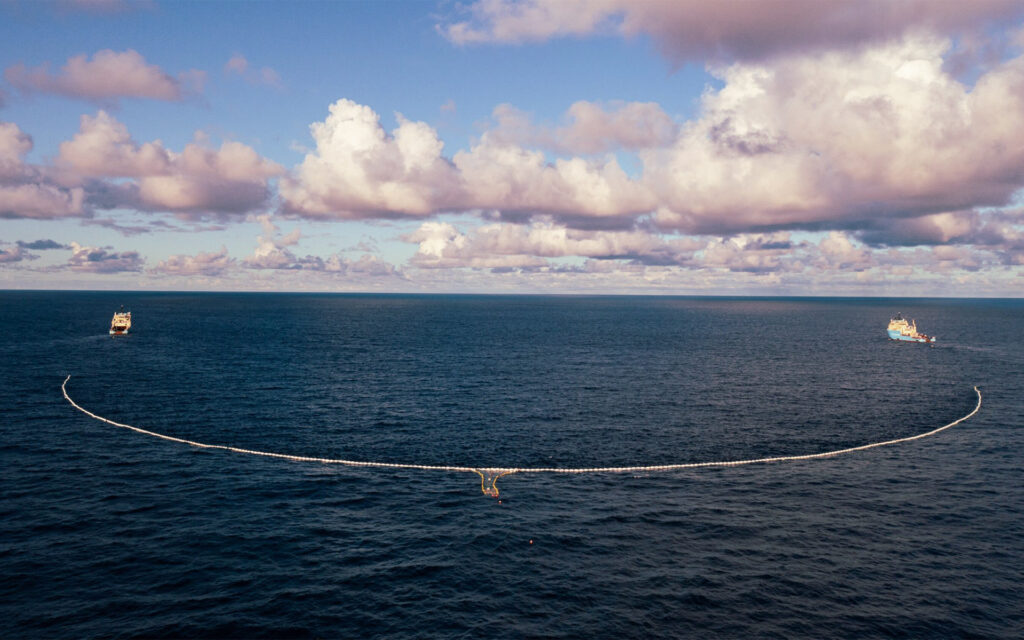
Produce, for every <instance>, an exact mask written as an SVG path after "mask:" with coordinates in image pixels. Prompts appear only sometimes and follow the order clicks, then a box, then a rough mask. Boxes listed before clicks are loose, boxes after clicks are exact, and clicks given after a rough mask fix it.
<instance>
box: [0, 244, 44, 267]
mask: <svg viewBox="0 0 1024 640" xmlns="http://www.w3.org/2000/svg"><path fill="white" fill-rule="evenodd" d="M35 257H37V256H34V255H32V254H31V253H29V252H28V251H26V250H25V248H24V247H22V246H20V245H18V246H15V247H11V248H9V249H3V248H0V265H5V264H13V263H15V262H21V261H22V260H31V259H33V258H35Z"/></svg>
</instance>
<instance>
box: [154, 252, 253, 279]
mask: <svg viewBox="0 0 1024 640" xmlns="http://www.w3.org/2000/svg"><path fill="white" fill-rule="evenodd" d="M234 265H235V259H234V258H232V257H230V256H228V250H227V247H224V246H221V248H220V251H211V252H208V253H203V252H199V253H197V254H196V255H194V256H189V255H183V254H176V255H172V256H171V257H169V258H167V259H166V260H163V261H162V262H160V263H159V264H158V265H157V266H156V267H154V268H153V269H152V271H153V272H154V273H162V274H166V275H174V276H220V275H223V274H224V273H226V272H228V271H229V270H231V269H232V268H233V267H234Z"/></svg>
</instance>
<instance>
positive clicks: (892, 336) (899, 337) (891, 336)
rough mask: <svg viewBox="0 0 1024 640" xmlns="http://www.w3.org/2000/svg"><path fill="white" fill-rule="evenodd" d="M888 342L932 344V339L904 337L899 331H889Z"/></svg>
mask: <svg viewBox="0 0 1024 640" xmlns="http://www.w3.org/2000/svg"><path fill="white" fill-rule="evenodd" d="M889 339H890V340H899V341H900V342H933V341H934V340H935V339H934V338H913V337H911V336H905V335H903V334H902V333H900V332H899V331H889Z"/></svg>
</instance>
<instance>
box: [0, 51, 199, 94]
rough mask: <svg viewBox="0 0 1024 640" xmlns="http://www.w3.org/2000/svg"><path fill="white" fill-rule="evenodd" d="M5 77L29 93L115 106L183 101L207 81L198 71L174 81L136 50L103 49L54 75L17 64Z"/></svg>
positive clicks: (78, 58) (72, 61) (70, 62)
mask: <svg viewBox="0 0 1024 640" xmlns="http://www.w3.org/2000/svg"><path fill="white" fill-rule="evenodd" d="M4 77H5V78H6V79H7V82H8V83H10V84H11V86H13V87H16V88H17V89H19V90H21V91H23V92H26V93H33V92H35V93H54V94H58V95H63V96H68V97H72V98H82V99H84V100H91V101H94V102H101V103H112V104H116V103H117V101H118V100H119V99H121V98H147V99H150V100H171V101H176V100H181V99H182V98H183V97H184V96H185V95H187V94H188V93H190V92H195V93H198V92H200V91H201V90H202V85H203V82H204V81H205V78H206V76H205V73H204V72H202V71H197V70H195V69H192V70H190V71H186V72H183V73H181V74H179V75H178V77H176V78H175V77H172V76H170V75H169V74H167V73H166V72H164V71H163V70H162V69H161V68H160V67H158V66H156V65H153V64H148V63H147V62H146V59H145V58H143V57H142V55H141V54H140V53H139V52H137V51H135V50H133V49H128V50H126V51H112V50H110V49H103V50H101V51H97V52H96V53H95V54H93V56H92V58H91V59H90V58H89V57H88V56H87V55H86V54H81V55H78V56H73V57H71V58H68V61H67V63H65V65H64V66H63V67H61V69H60V71H59V72H57V73H55V74H51V73H50V69H49V65H48V64H44V65H41V66H39V67H34V68H30V67H26V66H25V65H24V64H23V63H18V64H15V65H13V66H10V67H7V69H5V70H4Z"/></svg>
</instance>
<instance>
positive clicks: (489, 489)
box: [60, 376, 981, 497]
mask: <svg viewBox="0 0 1024 640" xmlns="http://www.w3.org/2000/svg"><path fill="white" fill-rule="evenodd" d="M70 379H71V376H68V377H67V378H65V379H64V382H63V384H61V386H60V388H61V392H63V394H64V398H65V399H66V400H67V401H68V402H69V403H71V406H72V407H74V408H75V409H78V410H79V411H81V412H82V413H84V414H85V415H87V416H89V417H90V418H93V419H96V420H99V421H100V422H105V423H107V424H109V425H113V426H115V427H121V428H123V429H130V430H131V431H135V432H137V433H141V434H143V435H147V436H152V437H154V438H160V439H162V440H169V441H171V442H179V443H181V444H187V445H191V446H193V447H199V448H200V449H220V450H222V451H231V452H232V453H243V454H246V455H251V456H263V457H265V458H279V459H281V460H292V461H295V462H319V463H321V464H340V465H345V466H349V467H368V468H374V469H418V470H422V471H449V472H456V473H459V472H461V473H475V474H477V475H478V476H480V489H481V491H483V492H484V494H486V495H489V496H492V497H497V496H498V485H497V482H498V479H499V478H501V477H502V476H507V475H511V474H513V473H644V472H652V471H679V470H683V469H705V468H708V467H739V466H743V465H748V464H765V463H769V462H796V461H799V460H817V459H819V458H831V457H834V456H839V455H843V454H847V453H853V452H855V451H866V450H867V449H875V448H877V447H886V446H889V445H893V444H899V443H901V442H910V441H912V440H921V439H922V438H927V437H929V436H933V435H935V434H937V433H940V432H942V431H945V430H946V429H949V428H950V427H955V426H956V425H958V424H960V423H961V422H964V421H965V420H968V419H970V418H972V417H974V415H975V414H977V413H978V411H980V410H981V390H980V389H978V387H974V392H975V393H976V394H978V404H977V405H976V406H975V407H974V410H973V411H971V412H970V413H968V414H967V415H965V416H964V417H962V418H959V419H957V420H954V421H953V422H950V423H949V424H947V425H943V426H941V427H939V428H937V429H932V430H931V431H927V432H925V433H919V434H917V435H916V436H908V437H906V438H896V439H895V440H885V441H883V442H872V443H870V444H862V445H860V446H858V447H849V448H846V449H836V450H834V451H824V452H822V453H808V454H804V455H798V456H773V457H770V458H750V459H747V460H722V461H714V462H686V463H682V464H658V465H640V466H628V467H578V468H565V467H468V466H467V467H463V466H452V465H432V464H405V463H400V462H368V461H362V460H345V459H342V458H317V457H312V456H295V455H291V454H287V453H274V452H271V451H259V450H257V449H243V448H241V447H231V446H227V445H223V444H207V443H205V442H196V441H195V440H187V439H185V438H176V437H174V436H169V435H165V434H163V433H157V432H155V431H149V430H147V429H140V428H139V427H133V426H132V425H130V424H122V423H120V422H115V421H113V420H110V419H108V418H104V417H103V416H100V415H96V414H95V413H93V412H92V411H89V410H88V409H85V408H83V407H82V406H81V405H79V404H78V403H77V402H75V401H74V400H72V399H71V396H69V395H68V390H67V385H68V380H70Z"/></svg>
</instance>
